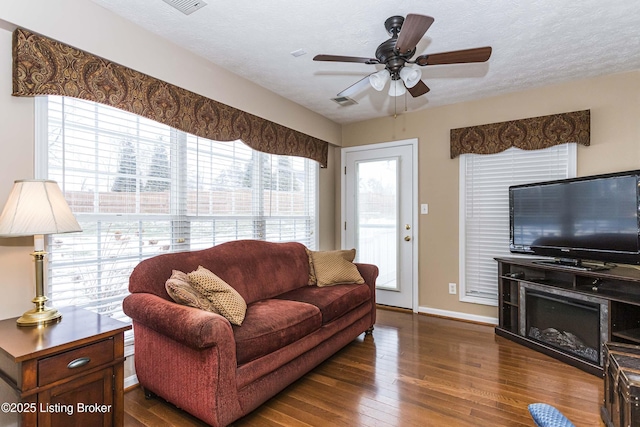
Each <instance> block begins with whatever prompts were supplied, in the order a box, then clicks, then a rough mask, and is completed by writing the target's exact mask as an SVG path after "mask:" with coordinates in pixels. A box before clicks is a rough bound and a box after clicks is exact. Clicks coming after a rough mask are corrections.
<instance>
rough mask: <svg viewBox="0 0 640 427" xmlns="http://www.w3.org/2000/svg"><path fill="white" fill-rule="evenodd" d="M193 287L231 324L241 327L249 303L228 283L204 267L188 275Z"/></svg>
mask: <svg viewBox="0 0 640 427" xmlns="http://www.w3.org/2000/svg"><path fill="white" fill-rule="evenodd" d="M187 277H189V281H190V282H191V284H192V286H193V287H194V288H195V289H196V290H197V291H199V292H200V293H201V294H202V295H204V296H205V297H206V298H207V299H208V300H209V301H211V304H212V305H213V306H214V307H215V308H216V309H217V310H218V312H220V314H221V315H223V316H224V317H225V318H226V319H227V320H229V322H231V323H233V324H234V325H238V326H240V325H241V324H242V321H243V320H244V316H245V314H246V313H247V303H246V302H245V300H244V298H242V295H240V294H239V293H238V291H236V290H235V289H233V288H232V287H231V286H230V285H229V284H228V283H227V282H225V281H224V280H222V279H221V278H219V277H218V276H216V275H215V274H214V273H212V272H211V271H209V270H207V269H206V268H204V267H203V266H199V267H198V269H197V270H196V271H192V272H191V273H189V274H188V275H187Z"/></svg>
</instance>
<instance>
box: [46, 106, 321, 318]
mask: <svg viewBox="0 0 640 427" xmlns="http://www.w3.org/2000/svg"><path fill="white" fill-rule="evenodd" d="M38 115H39V117H40V119H39V122H41V123H42V125H41V127H42V129H41V132H40V134H41V135H42V137H40V138H39V143H38V149H37V150H38V151H37V154H36V156H37V158H38V160H39V164H40V165H42V166H39V167H38V169H39V172H38V174H39V175H40V177H42V178H49V179H53V180H55V181H57V182H58V184H59V185H60V187H61V188H62V190H63V192H64V194H65V197H66V199H67V202H68V203H69V205H70V207H71V209H72V211H73V212H74V214H75V215H76V218H77V219H78V222H79V223H80V225H81V227H82V229H83V231H82V232H81V233H73V234H60V235H53V236H50V238H49V246H48V251H49V253H50V254H49V256H48V265H47V267H48V268H47V273H48V274H47V283H48V286H49V297H50V298H51V299H52V301H53V303H54V304H55V305H56V306H65V305H75V306H80V307H85V308H88V309H91V310H94V311H97V312H100V313H103V314H107V315H110V316H113V317H115V318H118V319H122V320H128V319H127V318H126V316H125V315H124V313H123V312H122V299H123V298H124V297H125V296H126V295H127V294H128V280H129V275H130V273H131V271H132V269H133V268H134V267H135V266H136V265H137V264H138V263H139V262H140V261H141V260H143V259H145V258H148V257H151V256H154V255H158V254H162V253H167V252H178V251H186V250H196V249H204V248H208V247H211V246H214V245H217V244H220V243H222V242H226V241H230V240H236V239H261V240H270V241H298V242H301V243H303V244H305V245H307V246H308V247H309V248H311V249H315V246H316V232H315V231H316V223H317V221H316V199H317V197H316V193H317V174H318V165H317V163H316V162H314V161H312V160H309V159H303V158H298V157H287V156H276V155H270V154H265V153H260V152H257V151H255V150H253V149H251V148H249V147H248V146H246V145H245V144H243V143H242V142H241V141H235V142H217V141H210V140H205V139H202V138H198V137H195V136H193V135H188V134H185V133H183V132H179V131H176V130H174V129H171V128H169V127H167V126H165V125H162V124H159V123H157V122H154V121H151V120H148V119H145V118H143V117H140V116H136V115H134V114H131V113H127V112H124V111H121V110H117V109H114V108H111V107H107V106H104V105H101V104H97V103H93V102H89V101H83V100H78V99H74V98H64V97H53V96H50V97H47V98H42V99H39V100H38Z"/></svg>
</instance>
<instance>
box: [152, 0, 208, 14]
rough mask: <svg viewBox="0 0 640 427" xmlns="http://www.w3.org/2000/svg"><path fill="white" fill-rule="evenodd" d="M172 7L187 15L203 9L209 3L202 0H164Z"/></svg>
mask: <svg viewBox="0 0 640 427" xmlns="http://www.w3.org/2000/svg"><path fill="white" fill-rule="evenodd" d="M162 1H163V2H165V3H166V4H168V5H169V6H171V7H174V8H176V9H178V10H179V11H180V12H182V13H184V14H185V15H190V14H192V13H193V12H195V11H196V10H198V9H202V8H203V7H205V6H206V5H207V3H205V2H203V1H202V0H162Z"/></svg>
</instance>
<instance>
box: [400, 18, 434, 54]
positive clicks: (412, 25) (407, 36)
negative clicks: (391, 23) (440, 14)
mask: <svg viewBox="0 0 640 427" xmlns="http://www.w3.org/2000/svg"><path fill="white" fill-rule="evenodd" d="M431 24H433V18H432V17H430V16H426V15H417V14H413V13H410V14H408V15H407V17H406V18H405V20H404V23H403V24H402V27H401V28H400V34H399V35H398V40H397V41H396V50H397V51H398V52H400V54H405V53H408V52H410V51H412V50H413V49H415V47H416V45H417V44H418V42H419V41H420V39H421V38H422V36H424V33H426V32H427V30H428V29H429V27H430V26H431Z"/></svg>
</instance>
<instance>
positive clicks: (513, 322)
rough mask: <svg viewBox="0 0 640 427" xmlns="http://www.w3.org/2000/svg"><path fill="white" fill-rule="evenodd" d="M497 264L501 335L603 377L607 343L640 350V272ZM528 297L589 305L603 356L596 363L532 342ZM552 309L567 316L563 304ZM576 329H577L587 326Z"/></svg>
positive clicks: (509, 261)
mask: <svg viewBox="0 0 640 427" xmlns="http://www.w3.org/2000/svg"><path fill="white" fill-rule="evenodd" d="M496 261H497V262H498V295H499V299H498V304H499V324H498V326H496V328H495V332H496V334H497V335H500V336H502V337H505V338H508V339H510V340H513V341H515V342H518V343H520V344H523V345H525V346H527V347H530V348H533V349H535V350H538V351H540V352H543V353H545V354H548V355H550V356H552V357H554V358H556V359H558V360H561V361H564V362H566V363H569V364H571V365H573V366H576V367H578V368H580V369H582V370H584V371H587V372H590V373H592V374H594V375H598V376H602V375H603V367H604V357H605V356H604V352H605V349H604V344H605V342H619V343H625V344H636V345H640V270H637V269H635V268H633V267H629V266H625V267H622V266H613V267H612V268H610V269H607V270H588V269H582V268H576V267H568V266H562V265H554V264H552V263H546V261H548V260H539V259H532V258H496ZM529 291H531V294H532V295H534V296H537V294H540V295H549V296H550V297H549V300H550V301H555V299H556V297H559V298H565V299H567V300H568V301H569V302H564V301H563V302H564V303H565V304H566V305H567V307H573V306H577V307H580V306H581V305H582V304H584V305H585V307H586V308H585V309H584V310H585V311H589V310H591V311H598V314H597V316H599V319H598V320H597V321H598V322H599V329H598V331H599V332H598V333H599V334H601V339H600V340H599V343H598V344H597V347H598V348H597V349H595V350H594V351H596V352H597V354H598V356H596V357H594V358H592V359H589V358H585V357H581V356H579V355H578V356H577V355H575V354H573V353H571V352H570V351H565V350H564V349H562V348H558V347H556V346H553V345H549V344H547V343H546V342H543V341H541V340H539V339H535V338H532V337H531V336H530V335H529V332H528V330H529V329H530V325H528V323H529V320H528V318H526V315H525V313H524V311H525V299H526V298H527V297H526V295H528V294H527V292H529ZM543 298H544V297H543ZM574 302H575V304H574ZM550 304H551V305H550V306H549V308H547V311H548V312H553V311H554V310H555V311H558V312H560V311H562V310H560V307H561V304H562V303H558V306H557V307H555V306H553V303H550ZM587 306H588V307H587ZM579 309H581V308H579ZM551 314H553V313H551ZM559 315H560V316H562V313H559ZM595 316H596V315H595V314H594V315H593V317H594V318H595ZM569 322H570V320H569ZM578 322H580V321H578ZM574 326H575V327H576V329H578V328H579V327H580V326H582V325H574ZM567 335H571V334H570V333H568V334H567ZM594 347H596V345H594Z"/></svg>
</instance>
